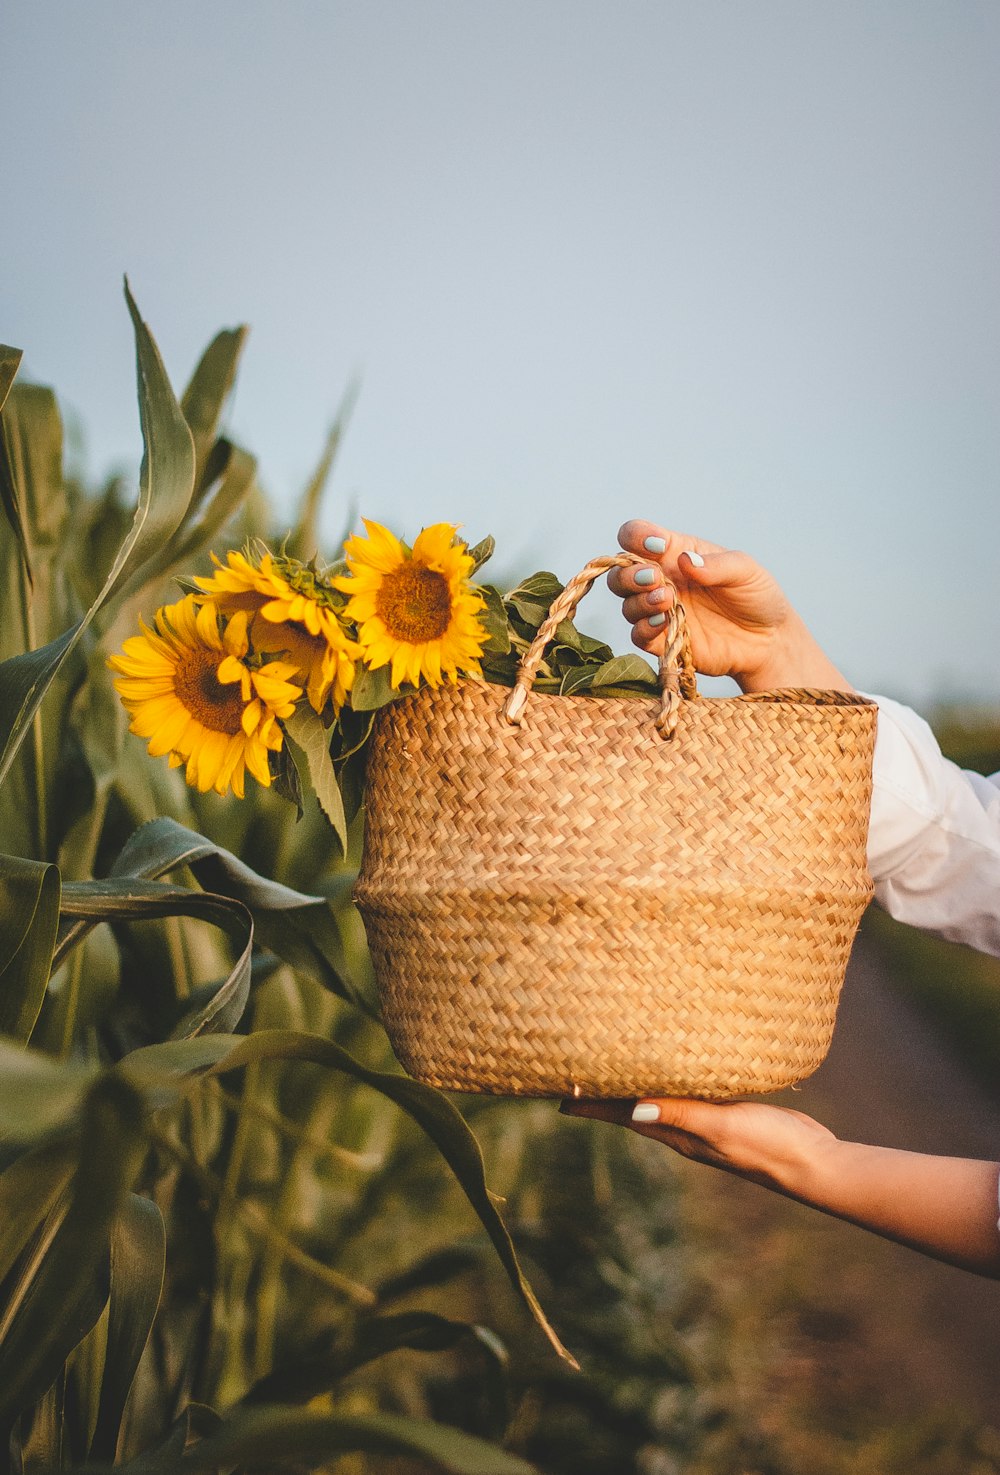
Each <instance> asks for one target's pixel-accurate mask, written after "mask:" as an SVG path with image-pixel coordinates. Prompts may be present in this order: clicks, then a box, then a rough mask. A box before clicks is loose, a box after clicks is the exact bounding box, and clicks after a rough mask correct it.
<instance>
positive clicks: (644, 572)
mask: <svg viewBox="0 0 1000 1475" xmlns="http://www.w3.org/2000/svg"><path fill="white" fill-rule="evenodd" d="M655 578H656V570H655V569H652V568H641V569H639V570H638V571H637V573H636V576H635V582H636V583H637V584H651V583H652V582H653V580H654V579H655Z"/></svg>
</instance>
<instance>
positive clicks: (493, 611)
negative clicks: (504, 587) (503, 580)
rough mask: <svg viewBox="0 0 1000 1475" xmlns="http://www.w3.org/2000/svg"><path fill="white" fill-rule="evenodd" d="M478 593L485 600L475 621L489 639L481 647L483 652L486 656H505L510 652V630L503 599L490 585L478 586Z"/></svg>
mask: <svg viewBox="0 0 1000 1475" xmlns="http://www.w3.org/2000/svg"><path fill="white" fill-rule="evenodd" d="M479 592H480V594H481V595H482V596H483V598H484V599H485V600H486V608H485V609H482V610H480V611H479V613H478V614H477V615H476V619H477V620H478V621H479V623H480V624H481V625H482V627H483V629H484V630H486V631H487V632H488V634H489V637H490V638H489V640H488V641H487V642H486V645H485V646H484V647H483V649H484V652H485V653H486V654H487V655H499V656H502V655H506V654H507V652H508V651H509V650H510V628H509V626H508V624H507V611H506V609H505V608H504V603H503V597H502V595H501V594H500V591H499V589H494V588H493V585H492V584H482V585H480V588H479Z"/></svg>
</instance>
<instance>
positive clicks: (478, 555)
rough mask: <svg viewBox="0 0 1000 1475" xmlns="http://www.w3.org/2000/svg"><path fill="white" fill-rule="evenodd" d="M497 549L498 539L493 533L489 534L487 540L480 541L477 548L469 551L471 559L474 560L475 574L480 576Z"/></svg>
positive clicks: (473, 569) (473, 570) (473, 568)
mask: <svg viewBox="0 0 1000 1475" xmlns="http://www.w3.org/2000/svg"><path fill="white" fill-rule="evenodd" d="M496 547H497V540H496V538H494V536H493V534H492V533H488V534H487V535H486V537H485V538H482V539H480V541H479V542H478V543H477V544H476V545H475V547H473V548H470V549H469V557H470V558H471V559H472V572H473V573H474V574H478V572H479V570H480V569H481V568H482V566H483V564H484V563H489V561H490V559H491V558H492V557H493V555H494V553H495V552H496Z"/></svg>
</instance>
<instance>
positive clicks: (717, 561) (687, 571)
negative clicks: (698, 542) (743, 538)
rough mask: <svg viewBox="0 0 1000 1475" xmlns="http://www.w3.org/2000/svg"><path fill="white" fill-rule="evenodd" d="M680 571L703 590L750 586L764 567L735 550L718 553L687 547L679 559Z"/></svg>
mask: <svg viewBox="0 0 1000 1475" xmlns="http://www.w3.org/2000/svg"><path fill="white" fill-rule="evenodd" d="M677 569H678V573H679V574H680V576H681V577H682V578H683V579H685V580H686V581H687V582H688V583H690V584H697V585H699V586H700V587H701V588H702V589H714V588H716V587H718V586H719V585H720V584H726V585H729V586H730V587H731V586H733V585H737V584H746V583H748V582H749V581H750V580H751V579H753V578H759V577H760V573H761V569H760V565H759V564H758V563H756V562H755V561H754V559H752V558H751V557H750V555H749V554H748V553H739V552H737V551H736V549H733V548H718V549H716V550H715V552H714V553H713V552H708V553H699V552H698V550H697V549H696V548H685V549H683V550H682V551H681V552H680V553H679V554H678V556H677Z"/></svg>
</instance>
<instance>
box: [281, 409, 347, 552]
mask: <svg viewBox="0 0 1000 1475" xmlns="http://www.w3.org/2000/svg"><path fill="white" fill-rule="evenodd" d="M360 387H361V386H360V384H359V383H358V381H357V380H352V381H351V383H350V384H348V386H347V389H346V391H345V393H344V397H343V399H342V400H341V402H340V405H339V408H338V410H337V414H336V418H335V419H334V422H333V424H332V425H331V426H330V430H329V433H328V435H327V437H326V445H325V446H324V447H323V454H322V455H321V456H320V458H319V463H318V465H317V467H316V469H315V471H314V472H313V474H312V476H311V477H310V478H309V483H308V485H307V487H306V489H305V492H304V493H303V496H302V502H301V504H300V506H299V512H298V516H297V518H296V519H295V524H294V526H293V527H292V529H291V531H290V533H289V534H288V540H287V542H286V544H285V547H286V550H287V552H288V553H289V554H290V555H291V556H292V558H301V559H302V560H303V561H308V560H309V559H310V558H315V557H316V555H317V554H318V552H319V533H318V531H317V529H318V524H319V509H320V505H321V504H322V501H323V493H324V492H325V490H326V486H327V483H328V481H329V479H330V472H331V471H332V469H333V464H334V461H335V460H336V458H337V452H338V450H339V449H340V443H341V441H342V440H343V438H344V432H345V431H346V429H347V426H348V423H349V421H350V418H351V415H352V413H353V410H354V406H355V404H356V402H357V398H358V391H359V389H360Z"/></svg>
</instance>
